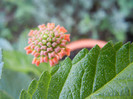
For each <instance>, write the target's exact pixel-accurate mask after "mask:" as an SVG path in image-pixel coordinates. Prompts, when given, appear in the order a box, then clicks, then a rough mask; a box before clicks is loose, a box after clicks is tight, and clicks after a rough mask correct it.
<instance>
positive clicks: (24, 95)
mask: <svg viewBox="0 0 133 99" xmlns="http://www.w3.org/2000/svg"><path fill="white" fill-rule="evenodd" d="M20 99H31V95H30V94H29V93H28V92H27V91H25V90H22V92H21V95H20Z"/></svg>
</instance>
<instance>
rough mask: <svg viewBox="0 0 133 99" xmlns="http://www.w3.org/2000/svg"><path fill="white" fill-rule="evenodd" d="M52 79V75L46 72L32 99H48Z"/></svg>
mask: <svg viewBox="0 0 133 99" xmlns="http://www.w3.org/2000/svg"><path fill="white" fill-rule="evenodd" d="M50 79H51V75H50V74H49V73H48V72H44V73H43V74H42V75H41V77H40V79H39V82H38V86H37V88H36V91H35V93H34V94H33V97H32V99H46V98H47V96H48V87H49V82H50Z"/></svg>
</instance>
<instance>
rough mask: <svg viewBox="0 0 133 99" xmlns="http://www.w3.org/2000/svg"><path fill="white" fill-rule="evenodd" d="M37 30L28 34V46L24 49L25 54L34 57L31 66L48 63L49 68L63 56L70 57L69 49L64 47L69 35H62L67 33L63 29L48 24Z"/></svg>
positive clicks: (40, 26)
mask: <svg viewBox="0 0 133 99" xmlns="http://www.w3.org/2000/svg"><path fill="white" fill-rule="evenodd" d="M38 28H39V30H31V31H30V32H29V34H28V36H29V39H28V43H29V45H28V46H27V47H25V50H26V52H27V54H32V55H34V59H33V61H32V64H36V65H37V66H39V64H40V63H43V62H46V63H47V62H49V63H50V66H54V65H56V64H58V61H59V60H60V59H61V58H62V57H63V56H64V55H68V56H69V55H70V49H69V48H67V47H66V44H67V42H68V41H70V35H69V34H64V33H65V32H67V30H66V29H65V28H64V27H60V25H57V26H56V27H55V24H54V23H48V24H47V25H45V24H42V25H39V26H38Z"/></svg>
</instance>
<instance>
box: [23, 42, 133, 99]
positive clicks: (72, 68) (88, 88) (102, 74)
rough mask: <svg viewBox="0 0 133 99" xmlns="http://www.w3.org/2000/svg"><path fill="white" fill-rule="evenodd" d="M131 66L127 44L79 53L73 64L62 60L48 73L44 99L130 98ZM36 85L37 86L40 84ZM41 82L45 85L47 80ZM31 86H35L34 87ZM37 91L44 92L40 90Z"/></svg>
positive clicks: (132, 46) (132, 92) (131, 52)
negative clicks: (49, 75) (49, 77)
mask: <svg viewBox="0 0 133 99" xmlns="http://www.w3.org/2000/svg"><path fill="white" fill-rule="evenodd" d="M132 62H133V44H130V43H126V44H124V45H123V46H122V43H121V42H118V43H117V44H115V45H114V44H113V43H112V42H108V43H107V44H106V45H105V46H104V47H103V48H102V49H100V48H99V46H97V45H96V46H95V47H94V48H92V49H91V50H90V51H88V50H87V49H83V50H81V51H80V52H79V53H78V54H77V55H76V56H75V58H74V59H73V61H71V60H70V59H69V58H66V59H65V60H64V61H63V62H62V63H61V64H58V65H56V66H55V67H54V68H53V69H52V71H51V79H50V83H49V84H48V83H47V85H48V86H49V87H48V95H47V97H45V98H47V99H84V98H88V99H94V98H100V99H103V98H110V97H115V98H116V99H119V98H120V97H121V96H124V97H128V98H131V96H133V84H132V83H133V72H132V71H133V63H132ZM37 82H38V83H39V82H40V80H39V81H37ZM43 82H49V80H48V81H45V80H44V81H43ZM32 86H33V87H32ZM35 86H37V87H38V86H39V85H37V84H36V83H35ZM35 86H34V83H33V82H32V83H31V85H30V87H32V88H33V89H34V90H36V91H37V90H38V89H36V87H35ZM30 87H29V88H30ZM30 89H31V88H30ZM39 90H40V91H42V93H43V92H44V90H43V87H42V88H41V89H39ZM32 92H34V91H32ZM45 92H46V93H47V91H45ZM29 93H30V92H29ZM33 96H34V95H33ZM33 96H31V97H33ZM38 97H39V96H36V98H38ZM34 98H35V97H34ZM21 99H24V98H21ZM39 99H44V97H41V98H40V97H39Z"/></svg>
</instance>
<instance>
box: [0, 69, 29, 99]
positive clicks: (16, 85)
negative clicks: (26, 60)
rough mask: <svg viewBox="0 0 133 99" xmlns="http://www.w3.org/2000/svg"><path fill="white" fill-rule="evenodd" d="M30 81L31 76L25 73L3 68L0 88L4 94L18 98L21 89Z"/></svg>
mask: <svg viewBox="0 0 133 99" xmlns="http://www.w3.org/2000/svg"><path fill="white" fill-rule="evenodd" d="M30 81H31V78H30V77H29V76H28V75H26V74H23V73H19V72H15V71H11V70H7V69H3V74H2V79H1V80H0V90H2V91H4V92H6V94H7V95H8V96H10V97H12V98H13V99H18V98H19V95H20V93H21V90H22V89H26V88H27V87H28V85H29V83H30ZM0 99H3V98H0ZM6 99H8V98H6Z"/></svg>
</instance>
